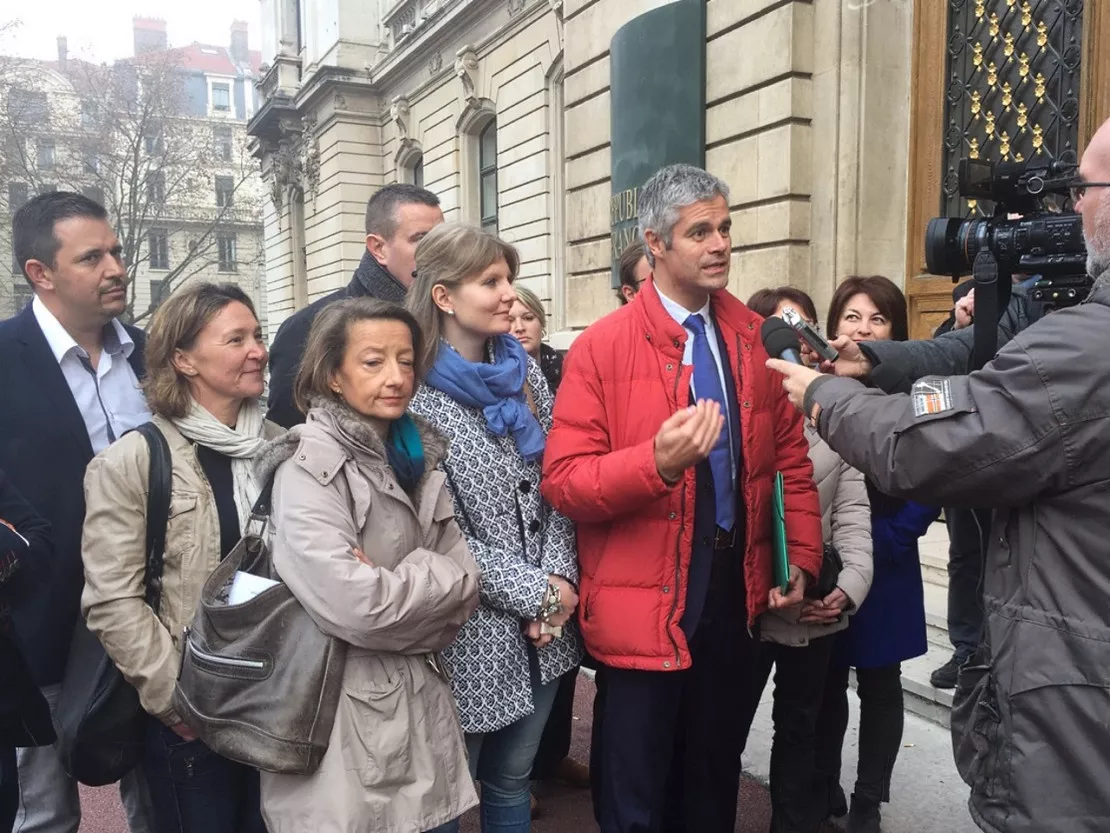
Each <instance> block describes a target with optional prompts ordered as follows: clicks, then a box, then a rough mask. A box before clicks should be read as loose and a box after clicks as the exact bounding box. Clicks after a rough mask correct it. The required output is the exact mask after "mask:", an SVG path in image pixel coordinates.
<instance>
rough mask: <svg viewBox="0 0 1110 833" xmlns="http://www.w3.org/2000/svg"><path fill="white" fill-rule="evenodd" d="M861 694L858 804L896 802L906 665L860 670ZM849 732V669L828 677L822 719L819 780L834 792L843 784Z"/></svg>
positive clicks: (837, 669) (822, 787) (820, 785)
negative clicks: (893, 791)
mask: <svg viewBox="0 0 1110 833" xmlns="http://www.w3.org/2000/svg"><path fill="white" fill-rule="evenodd" d="M856 693H857V694H858V695H859V765H858V767H857V769H856V787H855V791H854V794H853V801H862V802H864V803H866V804H876V805H877V804H879V803H880V802H882V801H890V777H891V774H892V773H893V772H894V762H895V761H896V760H897V759H898V750H899V749H900V748H901V746H902V726H903V722H904V714H903V711H902V708H903V706H902V666H901V665H900V664H895V665H888V666H885V667H883V668H857V669H856ZM847 730H848V669H847V668H846V667H836V666H833V667H831V668H830V669H829V673H828V675H827V676H826V685H825V697H824V700H823V701H822V704H821V714H820V716H819V717H818V720H817V748H816V754H815V757H814V781H815V786H816V788H817V789H818V790H822V791H827V792H825V793H824V794H831V793H832V791H833V789H834V787H835V786H836V785H839V783H840V761H841V751H842V750H843V748H844V735H845V733H846V732H847Z"/></svg>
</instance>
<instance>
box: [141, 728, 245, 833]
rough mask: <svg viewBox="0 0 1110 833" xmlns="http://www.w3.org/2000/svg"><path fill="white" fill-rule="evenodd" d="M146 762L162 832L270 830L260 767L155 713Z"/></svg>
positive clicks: (157, 818) (151, 794)
mask: <svg viewBox="0 0 1110 833" xmlns="http://www.w3.org/2000/svg"><path fill="white" fill-rule="evenodd" d="M142 766H143V769H144V771H145V774H146V778H147V783H148V785H149V788H150V798H151V803H152V804H153V806H154V821H155V829H156V830H157V831H158V833H266V825H265V824H264V823H263V821H262V810H261V798H260V794H259V786H258V772H257V770H254V769H251V768H250V767H247V766H243V765H242V764H239V763H235V762H234V761H229V760H228V759H227V758H224V757H221V756H220V755H217V754H216V753H215V752H213V751H212V750H211V749H209V748H208V747H207V746H205V745H204V744H203V743H202V742H201V741H199V740H193V741H186V740H183V739H182V738H181V737H179V736H178V735H177V734H175V733H174V732H173V731H171V730H170V729H168V728H166V727H165V726H163V725H162V724H161V723H160V722H159V721H157V720H154V719H153V718H151V720H150V724H149V726H148V728H147V734H146V745H145V748H144V749H143V761H142Z"/></svg>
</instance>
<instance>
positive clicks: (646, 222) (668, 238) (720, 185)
mask: <svg viewBox="0 0 1110 833" xmlns="http://www.w3.org/2000/svg"><path fill="white" fill-rule="evenodd" d="M728 193H729V192H728V186H727V185H725V183H724V182H723V181H722V180H720V179H718V178H717V177H715V176H713V174H711V173H708V172H707V171H703V170H702V169H701V168H696V167H694V166H693V165H682V164H679V165H668V166H667V167H665V168H660V169H659V170H658V171H656V173H655V175H654V176H652V178H651V179H649V180H648V181H647V182H645V183H644V187H643V188H641V189H640V196H639V199H638V200H637V206H638V208H639V212H640V229H639V230H640V239H641V240H643V241H644V252H645V254H646V255H647V259H648V263H650V264H651V265H652V266H654V265H655V257H654V256H653V255H652V253H651V250H650V249H649V248H648V245H647V232H648V230H649V229H650V230H651V231H654V232H655V233H656V234H658V235H659V238H660V239H661V240H662V241H663V245H664V246H666V247H667V248H668V249H669V248H670V247H671V243H672V241H673V240H674V227H675V225H676V224H677V223H678V215H679V212H680V211H681V210H682V209H683V208H685V207H686V206H688V205H693V204H694V203H696V202H705V201H707V200H713V199H716V198H717V197H724V198H725V202H728Z"/></svg>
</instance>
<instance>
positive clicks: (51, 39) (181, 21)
mask: <svg viewBox="0 0 1110 833" xmlns="http://www.w3.org/2000/svg"><path fill="white" fill-rule="evenodd" d="M258 14H259V0H185V2H182V0H20V2H10V3H9V2H7V0H0V27H2V26H3V25H4V24H5V23H9V22H12V21H13V20H15V21H18V22H19V23H20V25H19V26H18V27H17V28H16V29H15V30H14V32H15V34H14V36H13V35H11V34H9V35H7V36H6V37H5V36H0V53H6V54H14V55H18V56H20V57H25V58H42V59H44V60H53V59H55V58H56V57H57V54H58V45H57V39H58V36H59V35H65V36H66V38H67V39H68V42H69V54H70V55H71V56H73V57H81V58H85V59H88V60H95V61H97V62H100V61H111V60H114V59H116V58H126V57H129V56H130V55H131V54H132V36H131V18H132V16H134V15H139V16H143V17H160V18H162V19H163V20H165V21H166V25H167V30H168V36H169V41H170V45H171V46H183V45H185V44H188V43H192V42H193V41H200V42H202V43H211V44H214V45H217V46H226V45H227V44H228V42H229V40H230V35H229V34H228V31H229V29H230V28H231V22H232V21H233V20H245V21H247V23H248V24H249V25H250V48H251V49H258V48H259V41H260V37H259V36H260V34H261V31H260V28H261V25H260V23H259V19H258ZM9 31H11V30H9ZM263 60H265V56H263Z"/></svg>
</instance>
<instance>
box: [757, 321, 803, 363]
mask: <svg viewBox="0 0 1110 833" xmlns="http://www.w3.org/2000/svg"><path fill="white" fill-rule="evenodd" d="M759 337H760V338H761V339H762V340H763V349H765V350H766V351H767V355H768V356H771V357H773V358H776V359H782V360H783V361H786V362H792V363H793V364H801V363H802V356H801V353H800V352H799V351H800V349H801V347H800V345H799V342H798V334H797V333H796V332H795V331H794V328H793V327H791V326H790V325H789V324H787V323H786V322H785V321H783V320H782V319H781V318H775V317H774V316H772V317H771V318H768V319H766V320H765V321H764V322H763V326H762V327H760V328H759Z"/></svg>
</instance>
